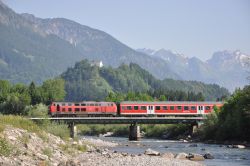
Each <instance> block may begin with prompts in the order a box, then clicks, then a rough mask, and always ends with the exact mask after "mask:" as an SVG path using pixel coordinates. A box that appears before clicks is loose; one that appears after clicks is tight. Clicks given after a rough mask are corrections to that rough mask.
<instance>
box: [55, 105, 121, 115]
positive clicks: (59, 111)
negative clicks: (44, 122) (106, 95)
mask: <svg viewBox="0 0 250 166" xmlns="http://www.w3.org/2000/svg"><path fill="white" fill-rule="evenodd" d="M50 114H51V115H52V116H115V115H117V107H116V104H115V103H114V102H94V101H84V102H53V103H52V104H51V105H50Z"/></svg>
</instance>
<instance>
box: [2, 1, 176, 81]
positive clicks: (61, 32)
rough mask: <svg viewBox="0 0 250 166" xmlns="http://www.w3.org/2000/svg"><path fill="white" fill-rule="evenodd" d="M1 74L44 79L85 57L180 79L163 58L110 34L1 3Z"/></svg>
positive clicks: (11, 79) (24, 79)
mask: <svg viewBox="0 0 250 166" xmlns="http://www.w3.org/2000/svg"><path fill="white" fill-rule="evenodd" d="M0 36H1V38H0V46H1V47H0V77H1V78H2V79H8V80H10V81H12V82H24V83H29V82H30V81H35V82H40V83H41V82H42V81H43V80H44V79H47V78H51V77H54V76H56V75H59V74H60V73H62V72H63V71H65V70H66V69H67V68H68V67H70V66H73V64H74V63H75V62H77V61H80V60H83V59H89V60H101V61H103V63H104V65H110V66H113V67H117V66H119V65H120V64H122V63H125V64H129V63H131V62H134V63H137V64H139V65H140V66H142V67H143V68H145V69H147V70H149V71H150V72H151V73H152V74H154V75H155V76H157V77H159V78H166V77H170V78H179V77H178V75H177V74H175V73H174V72H173V71H171V70H170V69H169V68H168V65H167V64H166V63H165V62H163V61H162V60H160V59H155V58H152V57H151V56H148V55H146V54H143V53H140V52H137V51H135V50H133V49H131V48H129V47H128V46H126V45H125V44H123V43H121V42H119V41H118V40H116V39H115V38H113V37H112V36H110V35H109V34H107V33H105V32H103V31H100V30H96V29H93V28H90V27H88V26H84V25H81V24H79V23H76V22H74V21H71V20H68V19H64V18H54V19H41V18H37V17H35V16H33V15H31V14H17V13H15V12H14V11H13V10H11V9H10V8H8V7H7V6H6V5H5V4H3V3H2V2H0Z"/></svg>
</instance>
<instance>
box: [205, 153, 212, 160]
mask: <svg viewBox="0 0 250 166" xmlns="http://www.w3.org/2000/svg"><path fill="white" fill-rule="evenodd" d="M203 157H204V158H205V159H214V156H212V155H211V154H210V153H206V154H204V155H203Z"/></svg>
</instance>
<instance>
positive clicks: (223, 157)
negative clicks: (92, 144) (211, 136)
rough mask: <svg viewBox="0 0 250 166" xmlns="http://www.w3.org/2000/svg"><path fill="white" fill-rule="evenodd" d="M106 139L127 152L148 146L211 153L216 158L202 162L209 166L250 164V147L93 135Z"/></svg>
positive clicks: (140, 150)
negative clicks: (133, 139)
mask: <svg viewBox="0 0 250 166" xmlns="http://www.w3.org/2000/svg"><path fill="white" fill-rule="evenodd" d="M91 138H96V139H102V140H105V141H111V142H116V143H118V144H119V146H117V147H114V148H112V149H113V150H115V151H117V152H127V153H131V154H142V153H144V151H145V150H146V149H148V148H151V149H153V150H156V151H159V152H161V153H164V152H172V153H174V154H176V153H180V152H185V153H198V154H205V153H210V154H212V155H213V156H214V159H206V160H205V161H202V162H201V163H204V164H205V165H208V166H225V165H226V166H246V165H250V149H237V148H227V147H226V146H225V145H216V144H204V143H184V142H181V141H171V140H158V139H145V138H143V139H141V140H140V141H128V139H127V138H124V137H91Z"/></svg>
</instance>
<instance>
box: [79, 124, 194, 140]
mask: <svg viewBox="0 0 250 166" xmlns="http://www.w3.org/2000/svg"><path fill="white" fill-rule="evenodd" d="M190 129H191V126H190V125H185V124H161V125H160V124H159V125H152V124H149V125H145V124H144V125H140V130H141V132H142V133H144V136H145V137H147V138H162V139H177V138H179V137H181V136H184V135H185V136H187V135H189V134H190V131H191V130H190ZM77 130H78V133H79V134H80V135H91V136H98V135H103V134H106V133H107V132H112V133H113V134H112V135H113V136H124V137H127V136H128V135H129V125H78V126H77Z"/></svg>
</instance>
